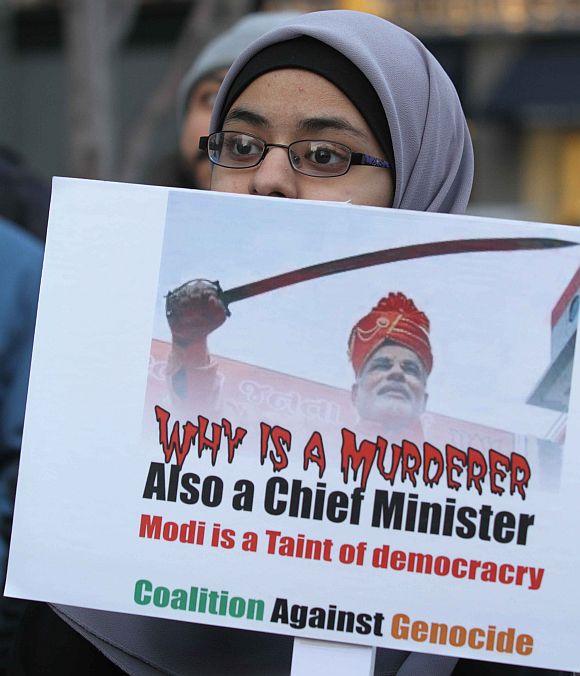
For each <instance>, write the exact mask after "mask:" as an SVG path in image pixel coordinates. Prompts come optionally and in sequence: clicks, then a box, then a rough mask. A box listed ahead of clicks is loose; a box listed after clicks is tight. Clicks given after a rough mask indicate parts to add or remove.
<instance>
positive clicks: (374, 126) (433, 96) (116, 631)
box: [16, 11, 547, 676]
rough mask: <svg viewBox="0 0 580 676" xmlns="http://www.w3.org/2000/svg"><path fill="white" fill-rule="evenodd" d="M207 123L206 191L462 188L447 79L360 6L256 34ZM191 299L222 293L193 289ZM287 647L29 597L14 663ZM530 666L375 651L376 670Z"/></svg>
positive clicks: (428, 203)
mask: <svg viewBox="0 0 580 676" xmlns="http://www.w3.org/2000/svg"><path fill="white" fill-rule="evenodd" d="M211 132H212V133H211V134H210V136H209V138H206V139H205V140H204V141H203V143H202V146H203V147H204V148H206V149H207V152H208V154H209V156H210V160H211V161H212V163H213V164H214V169H213V175H212V189H213V190H224V191H228V192H235V193H243V194H255V195H270V196H278V197H285V198H295V199H322V200H340V201H344V200H350V201H351V202H353V203H355V204H367V205H374V206H381V207H389V206H390V207H394V208H401V209H415V210H419V211H433V212H442V213H461V212H462V211H463V210H464V209H465V206H466V205H467V201H468V198H469V193H470V190H471V183H472V176H473V154H472V148H471V141H470V138H469V132H468V129H467V125H466V122H465V118H464V115H463V112H462V110H461V106H460V103H459V100H458V97H457V94H456V92H455V89H454V88H453V85H452V84H451V82H450V80H449V78H448V77H447V76H446V74H445V72H444V71H443V69H442V68H441V66H440V65H439V64H438V63H437V61H436V60H435V58H434V57H433V56H432V55H431V54H430V53H429V52H428V51H427V50H426V49H425V47H424V46H423V45H422V44H421V43H420V42H419V41H418V40H417V39H416V38H415V37H413V36H412V35H410V34H409V33H407V32H406V31H404V30H402V29H400V28H398V27H396V26H394V25H393V24H391V23H389V22H387V21H384V20H382V19H380V18H378V17H376V16H372V15H369V14H362V13H358V12H347V11H329V12H317V13H312V14H307V15H304V16H301V17H298V18H297V19H293V20H290V21H289V22H288V23H287V24H286V25H285V26H283V27H281V28H278V29H275V30H273V31H271V32H269V33H267V34H266V35H264V36H263V37H262V38H260V39H258V40H257V41H256V42H254V43H253V44H252V45H250V47H248V48H247V49H246V50H245V51H244V52H243V53H242V54H241V56H240V57H239V58H238V59H237V60H236V61H235V62H234V64H233V66H232V68H231V69H230V71H229V73H228V75H227V76H226V79H225V80H224V83H223V85H222V87H221V89H220V92H219V94H218V98H217V100H216V106H215V109H214V114H213V119H212V127H211ZM199 302H200V307H201V306H203V305H204V304H207V303H213V304H215V303H218V302H219V301H218V300H217V299H216V298H215V297H214V296H212V294H211V293H210V294H207V293H205V292H203V293H200V300H199ZM48 637H50V638H48ZM55 646H56V648H55ZM59 646H60V647H61V649H60V650H59ZM291 652H292V639H291V638H290V637H287V636H277V635H272V634H263V633H258V632H246V631H242V630H232V629H224V628H219V627H210V626H204V625H196V624H188V623H184V622H177V621H170V620H161V619H157V618H151V617H142V616H132V615H124V614H119V613H109V612H102V611H96V610H88V609H82V608H71V607H65V606H52V607H50V608H49V607H48V606H40V607H38V608H37V610H36V612H35V613H32V614H31V615H30V616H29V617H28V620H27V624H26V625H25V626H24V627H23V631H22V632H21V636H20V643H19V644H18V646H17V650H16V661H17V663H18V667H19V669H20V671H19V673H26V674H35V673H43V674H50V673H55V674H56V673H59V674H63V673H73V672H74V673H76V672H77V671H82V672H86V671H87V669H86V667H87V665H90V669H92V670H93V671H92V672H91V673H121V670H123V671H125V672H127V673H130V674H138V675H145V674H158V673H160V672H161V673H171V674H179V675H181V674H183V675H185V674H203V675H204V676H207V675H210V674H226V673H231V674H269V675H274V674H288V673H289V671H290V661H291ZM56 653H59V654H58V655H56ZM329 666H330V665H329ZM330 668H331V667H330ZM535 671H538V670H533V669H527V668H520V667H513V668H511V667H509V666H507V665H493V664H490V663H478V662H473V661H469V660H457V659H455V658H450V657H442V656H437V655H426V654H419V653H409V652H406V651H400V650H379V652H378V658H377V667H376V672H375V673H377V674H401V675H407V676H410V675H416V676H419V675H422V674H430V675H431V676H448V675H450V674H452V673H453V674H456V675H457V674H464V673H468V674H473V675H477V674H482V675H483V674H498V675H499V674H510V673H513V674H516V673H517V674H524V673H532V672H535ZM546 673H547V672H546Z"/></svg>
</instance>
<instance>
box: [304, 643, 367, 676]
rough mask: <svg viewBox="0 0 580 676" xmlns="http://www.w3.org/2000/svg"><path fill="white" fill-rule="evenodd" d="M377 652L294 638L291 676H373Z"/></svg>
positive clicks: (354, 646)
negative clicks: (318, 674) (327, 675)
mask: <svg viewBox="0 0 580 676" xmlns="http://www.w3.org/2000/svg"><path fill="white" fill-rule="evenodd" d="M376 652H377V651H376V648H369V647H368V646H363V645H350V644H349V643H331V642H330V641H315V640H312V639H308V638H295V639H294V650H293V652H292V671H291V676H312V674H314V673H321V674H328V673H332V676H373V673H374V670H375V656H376Z"/></svg>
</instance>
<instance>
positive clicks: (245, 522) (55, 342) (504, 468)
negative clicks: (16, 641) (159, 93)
mask: <svg viewBox="0 0 580 676" xmlns="http://www.w3.org/2000/svg"><path fill="white" fill-rule="evenodd" d="M578 244H580V232H578V231H577V230H576V229H574V228H571V227H566V226H557V225H546V224H537V223H523V222H517V221H502V220H497V219H483V218H476V217H459V216H446V215H440V214H435V215H434V214H423V213H416V212H404V211H395V210H385V209H377V208H370V207H355V206H352V205H348V204H329V203H315V202H301V201H292V200H277V199H270V198H255V197H247V196H234V195H225V194H217V193H200V192H195V191H184V190H171V189H165V188H151V187H143V186H132V185H120V184H110V183H98V182H89V181H77V180H68V179H60V180H57V181H56V182H55V186H54V197H53V203H52V207H51V216H50V232H49V240H48V244H47V250H46V259H45V268H44V273H43V281H42V290H41V299H40V307H39V314H38V326H37V332H36V343H35V348H34V356H33V366H32V376H31V385H30V393H29V399H28V409H27V416H26V429H25V438H24V448H23V456H22V462H21V474H20V479H19V486H18V495H17V505H16V514H15V522H14V533H13V538H12V547H11V554H10V564H9V575H8V582H7V593H8V594H10V595H14V596H19V597H23V598H31V599H39V600H45V601H51V602H55V603H60V604H68V605H73V606H75V605H76V606H82V607H87V608H96V609H105V610H112V611H118V612H124V613H133V614H140V615H148V616H154V617H161V618H171V619H176V620H183V621H185V622H194V623H202V624H213V625H221V626H224V627H232V628H237V629H247V630H256V631H261V632H271V633H278V634H289V635H292V636H304V637H310V638H317V639H323V640H330V641H344V642H350V643H356V644H366V645H371V646H379V647H383V648H395V649H400V650H405V651H418V652H432V653H439V654H446V655H456V656H464V657H469V658H474V659H482V660H490V661H495V662H508V663H514V664H522V665H533V666H541V667H552V668H556V669H567V670H573V669H578V668H580V660H579V658H578V655H577V651H576V648H575V631H576V627H578V626H579V624H580V603H579V601H580V599H578V594H577V592H576V591H575V590H576V589H577V588H578V584H577V562H578V560H579V559H580V537H579V532H578V531H579V526H578V523H577V521H578V520H577V518H576V514H577V511H578V507H579V503H578V497H577V488H576V487H577V486H578V481H579V479H580V460H579V458H578V454H577V452H576V449H577V448H578V447H579V442H580V424H579V420H580V416H579V409H580V399H579V395H578V385H579V383H578V381H579V379H580V375H579V369H578V368H574V363H575V361H577V359H578V357H577V356H576V351H575V348H576V342H577V341H576V336H577V324H578V309H579V304H580V273H579V265H580V247H579V246H578Z"/></svg>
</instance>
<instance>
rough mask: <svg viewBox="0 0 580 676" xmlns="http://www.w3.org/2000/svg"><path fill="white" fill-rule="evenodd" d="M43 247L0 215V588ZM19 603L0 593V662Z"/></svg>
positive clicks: (18, 611)
mask: <svg viewBox="0 0 580 676" xmlns="http://www.w3.org/2000/svg"><path fill="white" fill-rule="evenodd" d="M41 265H42V247H41V246H40V244H38V243H37V242H36V241H35V240H34V239H33V238H32V237H31V236H30V235H28V234H26V233H25V232H22V230H20V229H18V228H17V227H16V226H15V225H13V224H12V223H9V222H8V221H5V220H3V219H1V218H0V585H1V587H0V589H4V580H5V577H6V564H7V560H8V544H9V541H10V531H11V528H12V514H13V509H14V496H15V494H16V477H17V474H18V459H19V456H20V445H21V443H22V428H23V425H24V409H25V405H26V394H27V391H28V375H29V370H30V357H31V353H32V340H33V336H34V324H35V318H36V303H37V300H38V287H39V284H40V270H41ZM23 607H24V604H23V602H22V601H19V600H17V599H10V598H6V597H4V596H0V667H1V665H2V664H3V662H4V660H5V657H6V653H7V652H8V650H9V647H10V643H11V641H12V635H13V632H14V630H15V628H16V626H17V624H18V621H19V618H20V615H21V613H22V609H23Z"/></svg>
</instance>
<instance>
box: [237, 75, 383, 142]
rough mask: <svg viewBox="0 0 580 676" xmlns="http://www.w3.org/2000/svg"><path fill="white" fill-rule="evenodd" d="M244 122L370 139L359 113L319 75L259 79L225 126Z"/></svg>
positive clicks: (243, 94) (243, 96)
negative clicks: (331, 131) (333, 130)
mask: <svg viewBox="0 0 580 676" xmlns="http://www.w3.org/2000/svg"><path fill="white" fill-rule="evenodd" d="M236 121H244V122H247V123H248V124H252V125H253V126H255V127H256V128H259V127H263V128H264V129H265V130H266V129H268V128H272V127H276V128H278V127H284V126H287V127H292V128H293V129H296V130H297V129H299V128H302V129H303V130H304V131H322V130H323V127H327V128H334V129H335V130H339V131H344V132H345V133H348V134H351V135H356V136H359V137H361V138H362V139H363V140H364V139H370V138H371V137H372V134H371V132H370V130H369V128H368V125H367V123H366V121H365V120H364V118H363V116H362V115H361V113H360V112H359V111H358V110H357V108H356V107H355V106H354V104H353V103H352V102H351V101H350V99H349V98H348V97H347V96H345V95H344V94H343V93H342V92H341V91H340V89H338V87H336V86H335V85H334V84H332V83H331V82H329V81H328V80H326V79H325V78H324V77H322V76H321V75H318V74H316V73H311V72H309V71H306V70H299V69H291V68H285V69H281V70H276V71H272V72H270V73H266V74H265V75H262V76H260V77H259V78H257V79H256V80H254V82H252V83H251V84H250V85H249V86H248V87H247V88H246V89H245V90H244V91H243V92H242V93H241V94H240V96H239V97H238V98H237V99H236V100H235V101H234V103H233V104H232V106H231V108H230V110H229V111H228V114H227V115H226V118H225V123H224V124H225V125H228V124H230V126H231V123H233V122H236Z"/></svg>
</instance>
